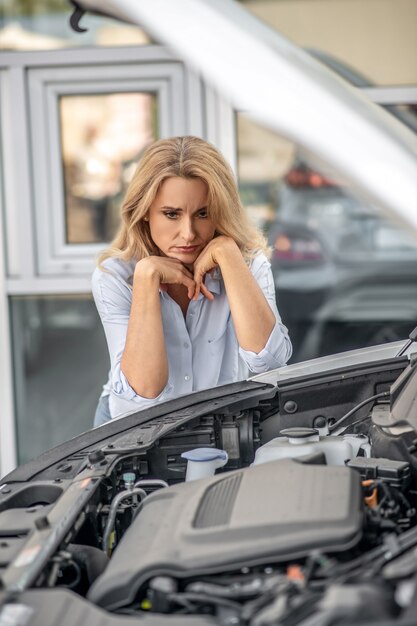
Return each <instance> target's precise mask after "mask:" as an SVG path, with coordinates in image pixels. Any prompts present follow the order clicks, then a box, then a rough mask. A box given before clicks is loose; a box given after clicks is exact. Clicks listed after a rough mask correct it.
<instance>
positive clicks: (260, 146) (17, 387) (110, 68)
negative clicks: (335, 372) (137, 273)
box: [0, 0, 417, 473]
mask: <svg viewBox="0 0 417 626" xmlns="http://www.w3.org/2000/svg"><path fill="white" fill-rule="evenodd" d="M242 4H243V5H244V6H245V7H246V8H247V10H248V11H251V12H253V13H254V14H256V15H257V16H258V17H259V18H260V19H262V20H263V21H265V22H267V23H268V24H270V25H271V26H272V27H273V28H275V29H277V30H279V31H280V32H281V33H282V34H283V35H285V36H287V37H288V38H289V39H290V40H292V41H293V42H294V43H296V44H298V45H300V46H302V47H303V48H305V49H306V50H308V51H309V52H310V53H311V54H312V55H313V56H314V57H316V58H317V59H319V60H320V61H321V62H322V63H324V64H325V65H326V66H328V67H330V68H331V69H332V70H333V71H335V72H336V73H337V74H339V75H340V76H341V77H342V78H343V79H345V80H347V81H349V82H350V83H351V84H352V85H354V86H355V88H358V89H361V90H363V91H364V92H365V93H366V94H367V95H368V96H369V97H370V98H371V99H372V100H373V101H374V102H376V103H377V105H378V106H381V107H384V108H386V109H387V110H388V111H389V112H390V114H391V115H392V116H394V117H396V118H398V119H399V120H400V121H401V122H402V123H404V124H406V125H407V126H409V127H410V128H411V129H412V130H413V131H414V132H417V0H259V1H257V0H251V1H248V2H242ZM70 13H71V8H70V5H69V3H68V2H66V1H64V0H1V3H0V181H1V195H0V203H1V206H0V209H1V210H0V249H1V258H0V298H1V302H0V306H1V308H0V342H1V345H2V348H3V349H2V351H1V354H0V378H1V380H2V389H3V392H2V393H3V400H2V402H1V403H0V405H1V411H2V415H1V420H2V437H1V441H0V447H1V463H2V467H3V472H2V473H4V471H5V470H6V469H11V467H13V465H14V464H15V463H17V462H19V463H20V462H24V461H26V460H28V459H30V458H32V457H34V456H36V455H38V454H39V453H40V452H42V451H44V450H47V449H48V448H50V447H52V446H53V445H55V444H57V443H60V442H62V441H64V440H66V439H68V438H70V437H72V436H74V435H76V434H78V433H80V432H82V431H84V430H86V429H88V428H90V427H91V426H92V421H93V415H94V411H95V406H96V403H97V399H98V396H99V394H100V390H101V386H102V385H103V384H104V382H105V381H106V377H107V371H108V355H107V348H106V344H105V339H104V335H103V331H102V328H101V324H100V321H99V318H98V315H97V313H96V310H95V306H94V303H93V301H92V297H91V293H90V276H91V272H92V271H93V268H94V266H95V262H96V258H97V255H98V253H99V252H100V251H101V250H102V249H103V247H105V245H106V243H107V242H109V241H110V240H111V238H112V237H113V235H114V234H115V232H116V229H117V227H118V220H119V207H120V203H121V200H122V198H123V195H124V191H125V189H126V186H127V184H128V183H129V180H130V178H131V176H132V174H133V171H134V168H135V164H136V163H137V160H138V159H139V158H140V156H141V153H142V151H143V149H144V148H145V147H146V146H147V145H148V144H149V143H150V142H151V141H153V140H154V139H157V138H159V137H166V136H171V135H180V134H195V135H199V136H201V137H203V138H205V139H208V140H209V141H212V142H213V143H215V144H216V145H217V146H218V147H219V148H220V149H221V150H222V152H223V153H224V155H225V156H226V158H227V159H228V160H229V161H230V162H231V163H232V165H233V167H234V169H235V171H236V175H237V177H238V181H239V188H240V193H241V197H242V200H243V203H244V205H245V207H246V209H247V211H248V212H249V214H250V216H251V217H252V219H253V220H254V221H255V222H256V223H257V224H258V225H259V226H260V227H261V228H262V229H263V231H264V232H265V235H266V236H267V237H268V240H269V243H270V246H271V249H272V257H271V263H272V269H273V272H274V278H275V283H276V291H277V303H278V307H279V310H280V313H281V315H282V318H283V320H284V323H285V324H286V325H287V326H288V328H289V330H290V335H291V338H292V341H293V345H294V355H293V357H292V361H291V362H296V361H301V360H305V359H310V358H314V357H319V356H323V355H326V354H329V353H334V352H340V351H343V350H348V349H353V348H359V347H362V346H368V345H374V344H378V343H384V342H386V341H394V340H396V339H401V338H404V337H405V336H406V335H407V334H408V333H409V332H410V331H411V330H412V329H413V328H414V327H415V326H416V323H417V247H416V244H415V242H414V241H413V240H412V239H411V238H410V237H409V235H408V233H407V232H406V231H404V230H402V229H401V228H400V227H398V226H397V225H396V224H394V223H392V222H390V221H388V220H387V219H386V218H385V217H384V216H383V215H382V214H381V212H380V211H379V209H378V207H376V206H368V205H366V206H365V205H364V204H363V203H361V202H360V201H358V200H357V199H356V198H355V197H354V196H353V194H352V193H351V192H350V190H349V188H348V187H346V186H345V185H344V184H342V183H341V182H340V181H337V180H334V178H333V177H332V176H331V175H329V174H328V172H326V171H325V170H324V169H323V167H322V166H320V165H319V164H318V163H316V162H315V160H314V157H313V156H311V155H307V154H304V153H303V152H302V150H301V149H300V148H299V146H297V145H294V144H293V143H291V142H290V141H288V139H286V138H285V137H280V136H277V135H276V134H274V133H271V132H270V130H269V129H266V128H263V127H262V126H261V125H259V124H255V123H254V122H252V121H251V120H250V119H249V117H248V116H247V115H246V114H245V111H236V110H233V109H232V108H231V107H230V106H229V105H228V104H227V103H226V102H225V101H224V100H223V99H222V96H221V94H217V93H214V92H213V91H212V90H211V89H210V88H209V87H208V86H207V85H205V84H204V83H203V82H202V81H200V79H199V78H198V77H197V76H196V75H195V74H194V73H193V72H192V71H191V70H190V69H189V68H188V67H186V66H185V65H184V64H183V63H182V62H181V61H180V60H179V59H177V58H175V57H174V56H173V55H172V54H171V53H170V51H169V50H167V49H166V48H165V47H164V46H161V45H159V44H158V42H155V41H152V39H151V38H150V37H149V36H148V34H147V33H146V32H144V31H143V30H141V29H139V28H134V27H131V26H127V25H122V24H120V23H117V22H112V21H111V20H109V19H104V18H100V17H96V16H90V15H87V16H85V17H84V18H83V20H82V25H83V26H84V27H85V28H87V29H88V30H87V32H86V33H83V34H77V33H75V32H73V31H72V30H71V29H70V27H69V15H70ZM213 45H215V38H214V39H213ZM269 78H270V80H271V83H272V81H274V76H270V77H269ZM282 89H283V90H284V89H285V85H282ZM323 132H324V133H325V132H326V129H325V128H323ZM381 158H383V155H381Z"/></svg>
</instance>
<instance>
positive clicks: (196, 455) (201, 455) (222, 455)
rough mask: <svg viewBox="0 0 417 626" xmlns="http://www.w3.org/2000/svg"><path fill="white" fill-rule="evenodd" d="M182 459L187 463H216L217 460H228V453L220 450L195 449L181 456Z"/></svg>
mask: <svg viewBox="0 0 417 626" xmlns="http://www.w3.org/2000/svg"><path fill="white" fill-rule="evenodd" d="M181 458H182V459H186V460H187V461H197V462H199V461H215V460H216V459H222V460H226V459H227V452H225V451H224V450H219V448H194V450H187V452H183V453H182V454H181Z"/></svg>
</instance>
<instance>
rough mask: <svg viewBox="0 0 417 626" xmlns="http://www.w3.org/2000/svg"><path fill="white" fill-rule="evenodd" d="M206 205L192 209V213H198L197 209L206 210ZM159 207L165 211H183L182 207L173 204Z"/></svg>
mask: <svg viewBox="0 0 417 626" xmlns="http://www.w3.org/2000/svg"><path fill="white" fill-rule="evenodd" d="M207 208H208V207H207V206H202V207H200V208H199V209H196V210H195V211H194V213H198V212H199V211H207ZM161 209H165V210H167V211H183V210H184V209H182V208H181V207H175V206H166V205H164V206H161Z"/></svg>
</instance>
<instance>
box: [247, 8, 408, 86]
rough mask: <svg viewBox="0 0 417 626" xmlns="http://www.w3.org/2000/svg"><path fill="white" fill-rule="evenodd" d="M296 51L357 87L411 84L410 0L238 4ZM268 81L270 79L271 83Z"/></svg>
mask: <svg viewBox="0 0 417 626" xmlns="http://www.w3.org/2000/svg"><path fill="white" fill-rule="evenodd" d="M242 3H243V4H244V5H245V7H246V8H247V9H248V10H249V11H251V12H253V13H254V14H255V15H257V16H258V17H260V18H261V19H262V20H263V21H264V22H267V23H268V24H270V25H271V26H272V27H273V28H275V29H276V30H277V31H279V32H281V33H282V34H283V35H285V36H286V37H287V38H288V39H290V40H291V41H293V42H294V43H296V44H297V45H299V46H302V47H304V48H308V49H314V50H315V52H316V53H317V55H321V56H322V57H323V58H322V60H323V61H324V62H325V63H327V64H328V65H330V66H332V65H333V66H334V65H336V66H338V68H335V69H336V71H338V72H340V71H343V70H344V71H345V72H346V73H348V74H350V79H351V80H353V81H354V82H356V81H358V80H359V81H362V80H364V81H365V83H366V84H363V85H362V86H371V85H372V84H375V85H412V84H416V83H417V37H416V24H417V2H415V1H414V0H395V2H394V1H393V0H361V1H358V2H354V1H352V0H338V1H337V2H335V1H334V0H314V2H312V1H311V0H243V2H242ZM271 80H273V77H271Z"/></svg>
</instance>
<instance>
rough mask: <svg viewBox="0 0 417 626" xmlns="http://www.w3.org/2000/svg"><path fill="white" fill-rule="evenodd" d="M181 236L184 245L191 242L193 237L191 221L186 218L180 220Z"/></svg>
mask: <svg viewBox="0 0 417 626" xmlns="http://www.w3.org/2000/svg"><path fill="white" fill-rule="evenodd" d="M181 236H182V238H183V239H184V241H185V242H186V243H189V242H191V241H192V240H193V239H194V237H195V231H194V225H193V221H192V220H191V219H189V218H187V217H185V218H184V219H183V220H182V224H181Z"/></svg>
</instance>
